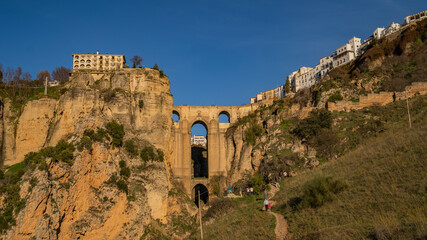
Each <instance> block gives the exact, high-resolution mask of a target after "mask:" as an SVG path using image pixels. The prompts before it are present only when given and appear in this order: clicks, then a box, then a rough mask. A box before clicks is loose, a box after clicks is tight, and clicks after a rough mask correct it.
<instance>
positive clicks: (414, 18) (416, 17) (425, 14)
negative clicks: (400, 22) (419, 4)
mask: <svg viewBox="0 0 427 240" xmlns="http://www.w3.org/2000/svg"><path fill="white" fill-rule="evenodd" d="M424 18H427V10H424V11H422V12H419V13H416V14H414V15H410V16H406V17H405V23H406V24H409V23H411V22H417V21H420V20H422V19H424Z"/></svg>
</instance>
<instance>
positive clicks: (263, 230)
mask: <svg viewBox="0 0 427 240" xmlns="http://www.w3.org/2000/svg"><path fill="white" fill-rule="evenodd" d="M229 201H230V203H224V201H222V202H218V203H217V204H215V205H217V206H212V207H211V211H212V209H213V211H215V212H217V213H216V214H213V213H209V212H207V213H206V214H204V221H205V223H207V224H205V225H204V226H203V231H204V239H226V240H229V239H233V240H238V239H275V234H274V227H275V224H276V223H275V222H276V219H275V218H274V216H272V215H270V214H268V213H266V212H264V211H261V209H262V207H263V199H262V198H261V197H259V199H258V200H257V199H256V197H255V196H249V197H246V198H243V199H233V200H229ZM224 206H227V207H224ZM215 209H218V211H216V210H215ZM208 215H209V216H212V215H214V216H212V218H210V219H209V218H208ZM213 218H215V221H212V219H213ZM209 222H211V223H209ZM188 239H200V230H197V231H196V232H193V233H192V234H191V236H190V237H188Z"/></svg>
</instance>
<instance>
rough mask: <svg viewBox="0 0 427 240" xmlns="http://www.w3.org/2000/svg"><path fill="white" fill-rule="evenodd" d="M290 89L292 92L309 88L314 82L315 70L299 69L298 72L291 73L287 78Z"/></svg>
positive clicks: (308, 68) (310, 68) (309, 68)
mask: <svg viewBox="0 0 427 240" xmlns="http://www.w3.org/2000/svg"><path fill="white" fill-rule="evenodd" d="M288 77H289V81H290V82H291V89H292V91H294V92H298V90H300V89H303V88H307V87H311V86H312V85H314V83H315V82H316V77H315V70H314V68H312V67H301V68H300V69H298V71H295V72H293V73H291V74H290V75H289V76H288Z"/></svg>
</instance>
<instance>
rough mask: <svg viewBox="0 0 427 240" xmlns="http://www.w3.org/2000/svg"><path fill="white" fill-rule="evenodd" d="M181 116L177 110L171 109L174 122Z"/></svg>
mask: <svg viewBox="0 0 427 240" xmlns="http://www.w3.org/2000/svg"><path fill="white" fill-rule="evenodd" d="M180 118H181V116H180V115H179V112H178V111H176V110H173V111H172V119H173V121H174V122H179V120H180Z"/></svg>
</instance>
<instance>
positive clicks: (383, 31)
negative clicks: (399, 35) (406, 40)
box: [372, 22, 400, 39]
mask: <svg viewBox="0 0 427 240" xmlns="http://www.w3.org/2000/svg"><path fill="white" fill-rule="evenodd" d="M399 28H400V24H399V23H395V22H392V23H391V25H390V26H388V27H387V28H384V27H382V28H377V29H375V31H374V33H373V34H372V36H373V37H374V38H375V39H381V38H383V37H385V36H387V35H389V34H392V33H394V32H396V31H397V30H399Z"/></svg>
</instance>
